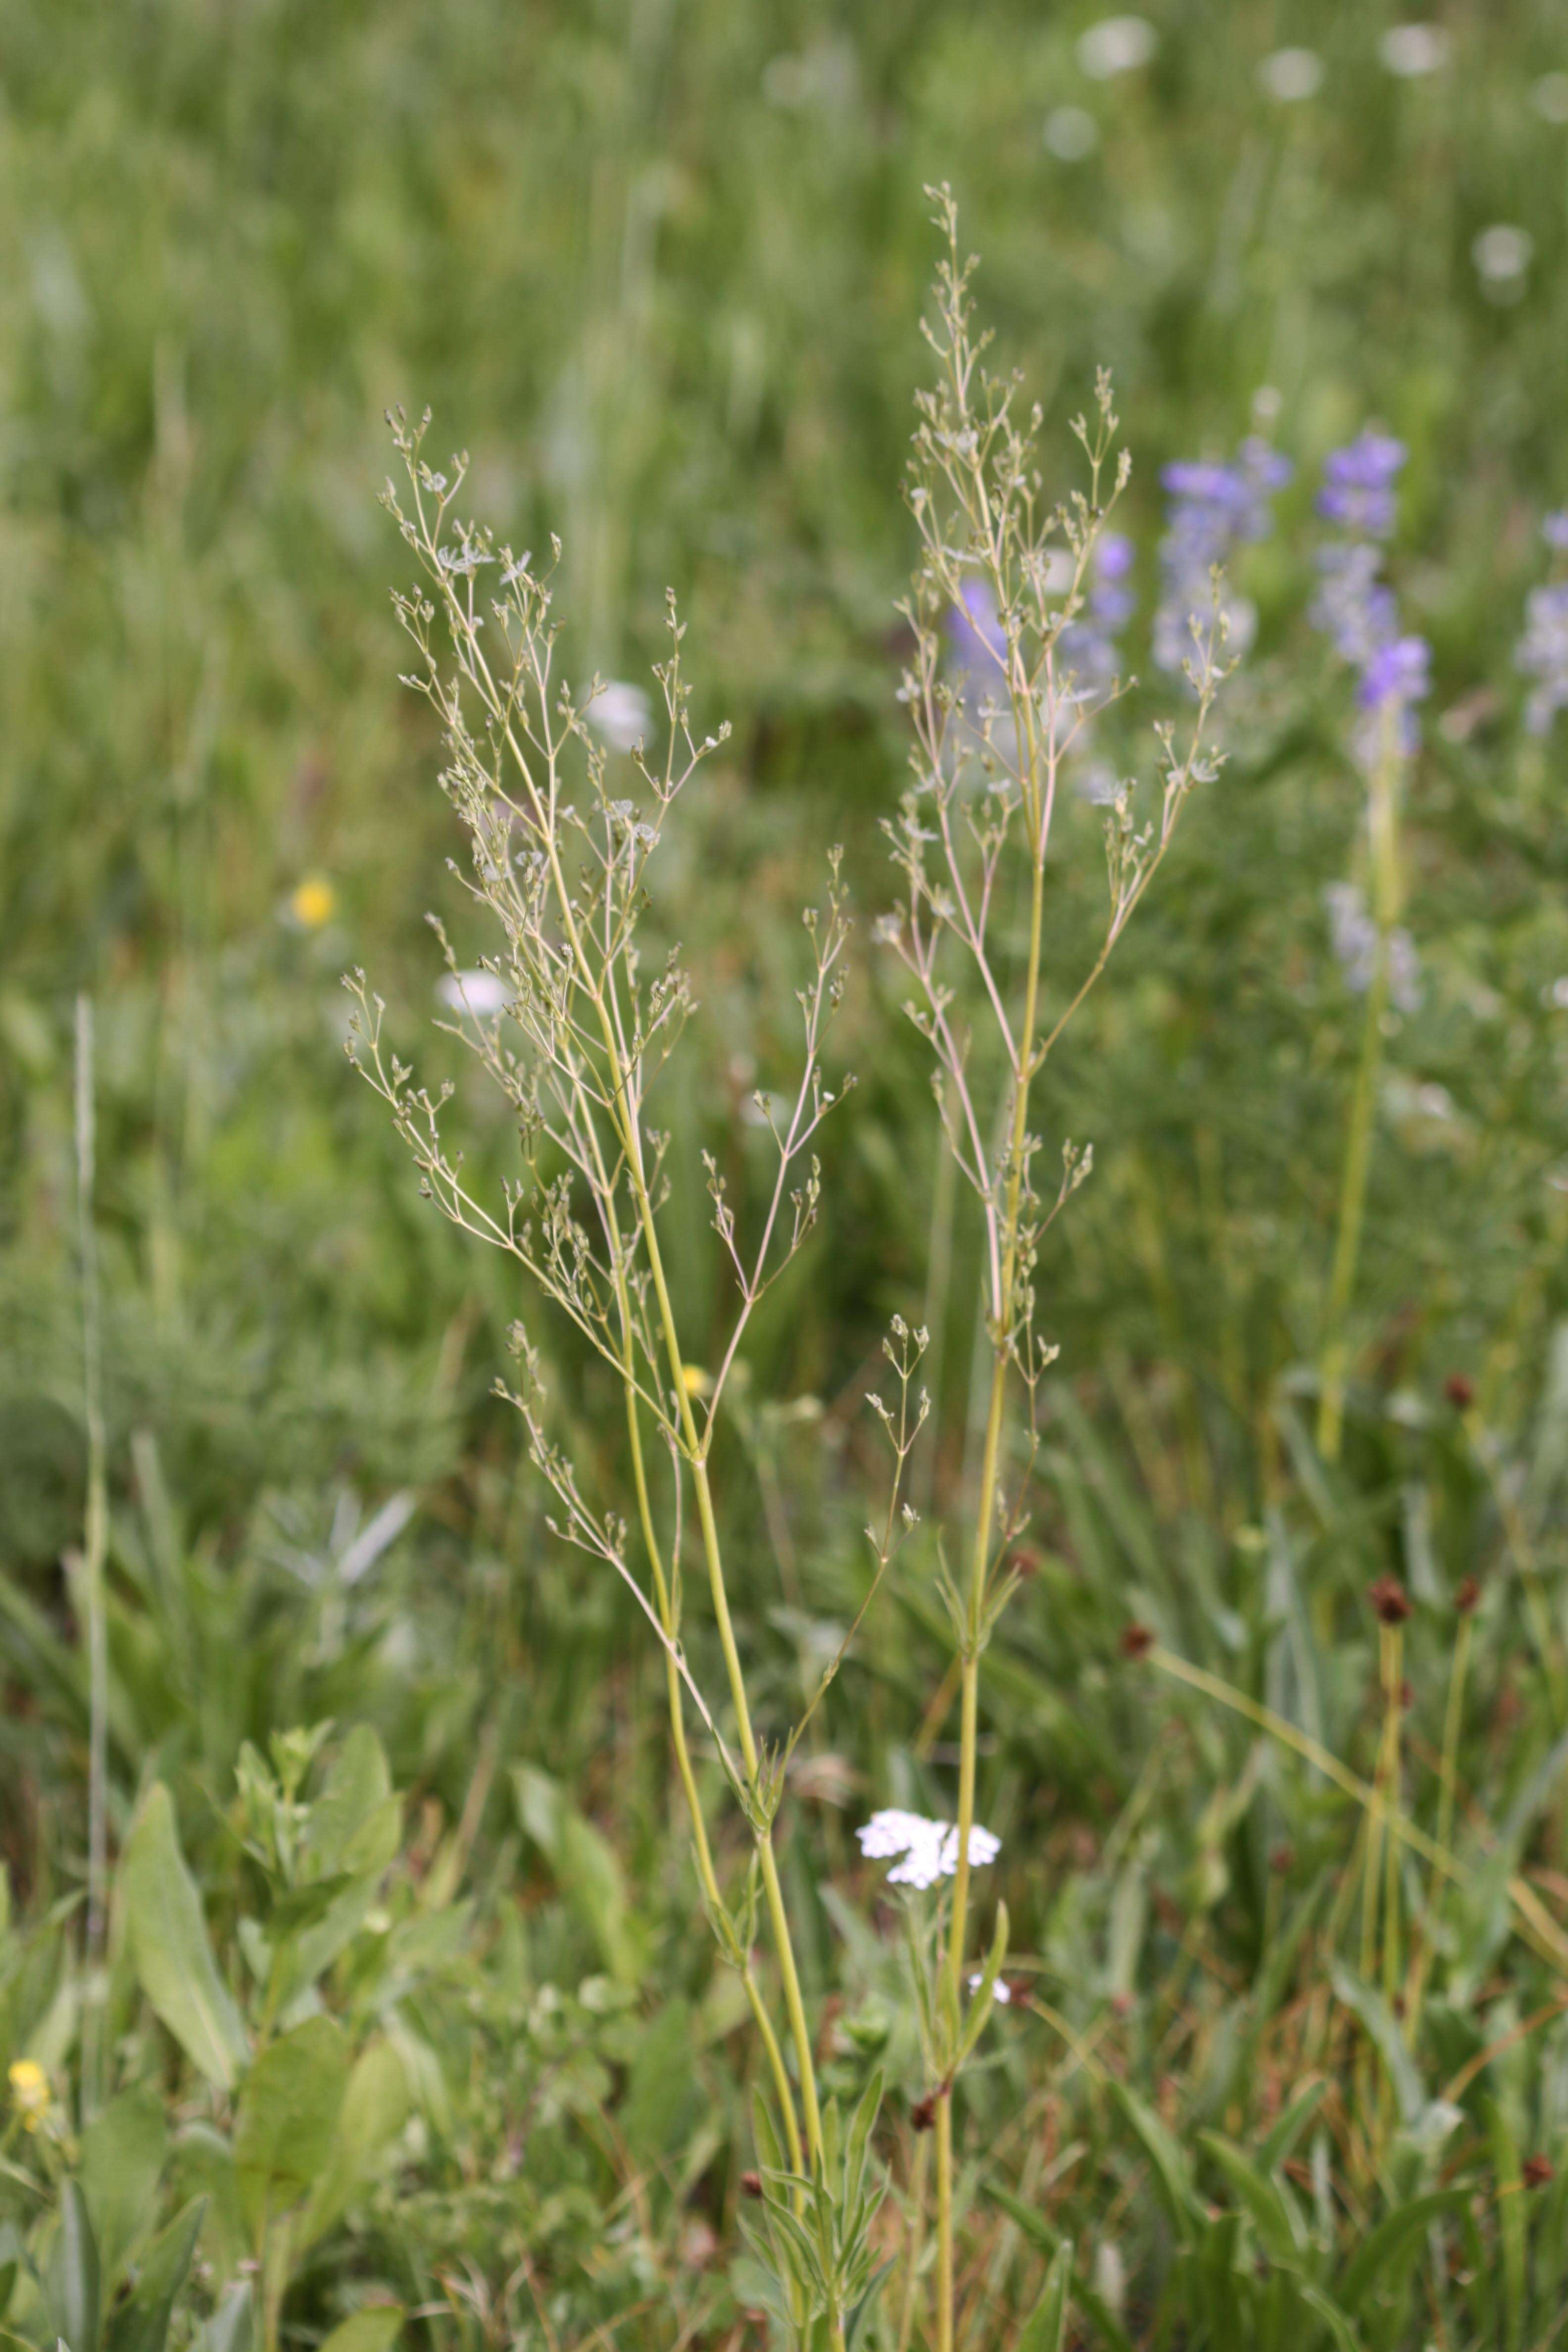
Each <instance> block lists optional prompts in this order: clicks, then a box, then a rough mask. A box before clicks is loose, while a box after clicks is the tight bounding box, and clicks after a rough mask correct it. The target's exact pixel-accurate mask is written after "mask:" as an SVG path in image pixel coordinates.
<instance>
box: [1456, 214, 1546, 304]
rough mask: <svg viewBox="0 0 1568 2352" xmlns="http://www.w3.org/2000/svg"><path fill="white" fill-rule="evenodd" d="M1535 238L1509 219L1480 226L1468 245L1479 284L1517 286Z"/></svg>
mask: <svg viewBox="0 0 1568 2352" xmlns="http://www.w3.org/2000/svg"><path fill="white" fill-rule="evenodd" d="M1534 251H1535V239H1534V238H1533V237H1532V236H1531V234H1530V231H1529V230H1528V229H1525V228H1515V227H1514V226H1513V225H1512V223H1511V222H1509V221H1496V222H1494V223H1493V225H1492V226H1491V227H1490V228H1484V229H1482V231H1481V233H1480V235H1479V236H1478V237H1477V238H1476V240H1475V242H1474V243H1473V244H1472V246H1471V247H1470V259H1471V260H1472V261H1473V262H1474V263H1475V265H1476V274H1477V276H1478V277H1479V279H1480V281H1481V284H1482V286H1483V287H1486V288H1487V289H1490V290H1494V291H1495V290H1496V289H1498V288H1502V289H1505V290H1506V291H1510V292H1511V291H1513V290H1514V289H1517V287H1518V285H1519V283H1520V280H1521V278H1523V276H1524V273H1525V271H1526V270H1527V269H1528V268H1530V259H1531V254H1533V252H1534Z"/></svg>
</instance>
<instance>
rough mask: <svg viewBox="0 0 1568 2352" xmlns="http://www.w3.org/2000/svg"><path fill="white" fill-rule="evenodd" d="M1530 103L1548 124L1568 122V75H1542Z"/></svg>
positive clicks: (1531, 94) (1532, 91) (1531, 95)
mask: <svg viewBox="0 0 1568 2352" xmlns="http://www.w3.org/2000/svg"><path fill="white" fill-rule="evenodd" d="M1530 102H1531V105H1532V106H1533V107H1534V109H1535V110H1536V112H1537V114H1539V115H1542V116H1544V118H1545V120H1546V121H1548V122H1568V73H1549V74H1542V77H1541V79H1540V80H1539V81H1538V82H1537V83H1536V85H1535V88H1534V89H1532V90H1531V93H1530Z"/></svg>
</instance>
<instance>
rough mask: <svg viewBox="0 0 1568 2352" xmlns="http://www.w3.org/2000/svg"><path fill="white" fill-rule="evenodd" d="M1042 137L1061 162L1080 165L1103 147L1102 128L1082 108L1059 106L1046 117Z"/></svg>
mask: <svg viewBox="0 0 1568 2352" xmlns="http://www.w3.org/2000/svg"><path fill="white" fill-rule="evenodd" d="M1040 135H1041V137H1042V138H1043V139H1044V141H1045V142H1046V145H1047V147H1048V148H1049V149H1050V151H1051V153H1052V154H1053V155H1055V156H1056V157H1057V158H1058V161H1060V162H1061V163H1082V161H1083V159H1084V157H1085V156H1086V155H1092V154H1093V152H1094V151H1095V149H1096V148H1097V147H1098V146H1099V144H1100V125H1099V124H1098V123H1097V122H1096V121H1095V119H1094V117H1093V115H1092V114H1086V113H1085V112H1084V110H1083V109H1082V107H1081V106H1057V107H1053V108H1052V110H1051V111H1050V113H1049V114H1047V117H1046V127H1045V129H1044V131H1042V132H1041V134H1040Z"/></svg>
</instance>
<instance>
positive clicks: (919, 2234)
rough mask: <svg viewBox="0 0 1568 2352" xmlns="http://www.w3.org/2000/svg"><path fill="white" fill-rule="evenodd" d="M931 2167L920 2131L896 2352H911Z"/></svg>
mask: <svg viewBox="0 0 1568 2352" xmlns="http://www.w3.org/2000/svg"><path fill="white" fill-rule="evenodd" d="M930 2168H931V2141H930V2139H929V2138H928V2137H926V2135H925V2134H924V2133H923V2132H922V2133H921V2137H920V2138H919V2139H918V2140H917V2141H916V2142H915V2168H914V2177H913V2179H911V2180H910V2195H909V2215H910V2220H909V2228H908V2233H907V2242H906V2245H905V2251H904V2287H903V2294H902V2295H901V2297H900V2304H899V2336H898V2347H897V2352H910V2336H911V2334H912V2333H913V2330H914V2324H915V2294H916V2289H917V2288H918V2286H919V2284H920V2267H921V2252H922V2251H923V2248H924V2245H925V2208H926V2174H927V2172H928V2171H929V2170H930Z"/></svg>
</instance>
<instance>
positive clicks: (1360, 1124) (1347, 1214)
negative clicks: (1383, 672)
mask: <svg viewBox="0 0 1568 2352" xmlns="http://www.w3.org/2000/svg"><path fill="white" fill-rule="evenodd" d="M1395 723H1396V722H1395V719H1394V717H1393V716H1390V717H1389V719H1387V721H1386V722H1385V739H1384V746H1383V750H1382V751H1381V752H1380V754H1379V757H1378V761H1377V766H1376V768H1375V769H1374V771H1373V779H1372V790H1371V795H1370V800H1369V803H1368V825H1369V830H1370V835H1371V845H1372V910H1373V921H1374V923H1375V925H1376V929H1377V940H1376V946H1375V949H1374V950H1373V959H1374V960H1373V976H1372V984H1371V986H1370V987H1369V988H1368V990H1367V994H1366V1013H1365V1017H1364V1019H1363V1024H1362V1036H1361V1055H1360V1059H1359V1061H1358V1063H1357V1065H1356V1077H1355V1087H1354V1091H1353V1093H1352V1097H1351V1114H1350V1126H1349V1130H1348V1132H1347V1134H1346V1138H1345V1157H1344V1169H1343V1173H1342V1178H1341V1182H1340V1207H1339V1218H1338V1223H1337V1228H1336V1232H1335V1236H1334V1255H1333V1264H1332V1266H1331V1271H1330V1275H1329V1294H1328V1300H1327V1305H1326V1308H1325V1312H1324V1317H1323V1350H1322V1359H1321V1366H1320V1378H1319V1391H1318V1451H1319V1453H1320V1454H1321V1455H1322V1456H1323V1459H1324V1460H1325V1461H1326V1462H1335V1461H1337V1460H1338V1459H1339V1452H1340V1442H1341V1439H1342V1436H1343V1433H1344V1410H1345V1374H1346V1370H1347V1369H1348V1366H1349V1362H1350V1342H1349V1339H1348V1338H1347V1335H1346V1331H1345V1319H1346V1317H1347V1316H1348V1315H1349V1313H1350V1306H1351V1299H1352V1296H1353V1295H1354V1291H1355V1278H1356V1269H1357V1266H1358V1265H1359V1263H1360V1259H1361V1236H1362V1226H1363V1222H1364V1220H1365V1214H1366V1189H1367V1177H1368V1173H1369V1171H1370V1169H1371V1164H1372V1139H1373V1129H1374V1127H1375V1125H1376V1118H1377V1084H1378V1079H1379V1076H1381V1074H1382V1069H1383V1031H1384V1020H1385V1018H1386V1016H1387V1013H1388V1000H1389V954H1390V945H1391V940H1392V937H1393V932H1394V925H1395V923H1396V922H1397V921H1398V919H1399V806H1398V788H1399V761H1400V754H1399V747H1398V743H1397V741H1396V740H1395V737H1394V725H1395Z"/></svg>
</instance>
